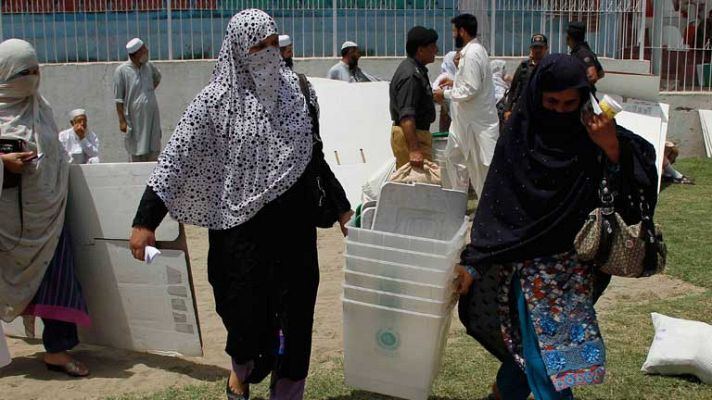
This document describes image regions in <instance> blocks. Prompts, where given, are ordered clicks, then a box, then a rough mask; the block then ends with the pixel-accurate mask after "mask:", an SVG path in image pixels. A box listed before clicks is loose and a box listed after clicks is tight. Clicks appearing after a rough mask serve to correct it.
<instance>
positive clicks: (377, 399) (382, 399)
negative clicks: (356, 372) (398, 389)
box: [324, 390, 475, 400]
mask: <svg viewBox="0 0 712 400" xmlns="http://www.w3.org/2000/svg"><path fill="white" fill-rule="evenodd" d="M324 400H399V399H398V398H396V397H390V396H384V395H380V394H375V393H371V392H365V391H362V390H354V391H352V392H351V394H347V395H341V396H332V397H327V398H326V399H324ZM428 400H475V399H465V398H464V397H463V398H460V397H443V396H430V397H429V398H428Z"/></svg>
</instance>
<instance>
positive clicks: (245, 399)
mask: <svg viewBox="0 0 712 400" xmlns="http://www.w3.org/2000/svg"><path fill="white" fill-rule="evenodd" d="M243 386H244V385H243ZM225 394H226V395H227V400H250V389H249V386H248V389H247V390H245V393H243V394H236V393H234V392H233V391H232V389H230V377H228V378H227V382H226V383H225Z"/></svg>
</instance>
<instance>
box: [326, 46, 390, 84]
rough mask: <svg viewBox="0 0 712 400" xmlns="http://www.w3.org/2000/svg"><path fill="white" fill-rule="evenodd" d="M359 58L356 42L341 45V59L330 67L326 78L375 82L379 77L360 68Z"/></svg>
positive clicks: (359, 52) (359, 53) (359, 51)
mask: <svg viewBox="0 0 712 400" xmlns="http://www.w3.org/2000/svg"><path fill="white" fill-rule="evenodd" d="M360 58H361V49H360V48H359V47H358V44H356V43H354V42H350V41H346V42H344V44H342V45H341V61H339V62H338V63H337V64H336V65H334V66H333V67H331V69H330V70H329V73H328V74H327V76H326V77H327V78H329V79H333V80H337V81H344V82H350V83H353V82H375V81H379V80H380V79H378V78H376V77H374V76H371V75H369V74H367V73H365V72H363V71H362V70H361V68H360V67H359V66H358V60H359V59H360Z"/></svg>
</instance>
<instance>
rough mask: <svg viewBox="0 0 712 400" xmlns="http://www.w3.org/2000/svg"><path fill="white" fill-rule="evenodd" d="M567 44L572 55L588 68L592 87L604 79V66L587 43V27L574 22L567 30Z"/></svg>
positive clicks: (587, 71)
mask: <svg viewBox="0 0 712 400" xmlns="http://www.w3.org/2000/svg"><path fill="white" fill-rule="evenodd" d="M566 44H568V45H569V48H570V49H571V55H572V56H574V57H576V58H578V59H579V60H581V61H582V62H583V63H584V65H585V66H586V76H587V77H588V82H589V83H590V84H591V86H593V85H595V84H596V82H598V80H599V79H601V78H603V76H604V75H605V73H604V72H603V66H602V65H601V63H600V62H598V57H596V54H595V53H594V52H593V51H592V50H591V47H589V45H588V43H586V25H585V24H584V23H583V22H580V21H572V22H571V23H570V24H569V27H568V28H567V29H566Z"/></svg>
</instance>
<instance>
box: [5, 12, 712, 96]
mask: <svg viewBox="0 0 712 400" xmlns="http://www.w3.org/2000/svg"><path fill="white" fill-rule="evenodd" d="M0 2H1V3H2V7H1V15H0V38H5V39H6V38H10V37H19V38H23V39H26V40H28V41H30V42H32V43H33V44H34V45H35V47H36V49H37V51H38V55H39V57H40V59H41V61H42V62H49V63H53V62H54V63H56V62H86V61H117V60H124V59H125V58H126V55H125V50H124V44H125V43H126V42H127V41H128V40H129V39H130V38H132V37H137V36H138V37H141V38H142V39H143V40H144V41H145V42H146V43H147V45H148V47H149V48H150V50H151V56H152V58H153V59H165V60H189V59H207V58H214V57H215V56H216V55H217V53H218V51H219V50H220V46H221V44H222V38H223V34H224V30H225V27H226V25H227V23H228V21H229V19H230V18H231V17H232V15H234V14H235V13H236V12H238V11H239V10H242V9H245V8H261V9H263V10H265V11H267V12H268V13H270V14H271V15H272V16H274V17H275V19H276V20H277V22H278V24H279V26H280V29H281V30H282V31H283V32H285V33H288V34H290V35H291V36H292V38H293V40H294V47H295V54H296V55H297V56H298V57H336V56H338V53H339V48H340V44H341V43H342V42H343V41H346V40H352V41H356V42H357V43H359V45H360V46H361V47H362V51H363V53H364V54H365V55H366V56H378V57H402V56H403V55H404V54H405V36H406V32H407V31H408V29H410V28H411V27H412V26H415V25H423V26H426V27H432V28H434V29H436V30H437V31H438V33H439V35H440V40H439V43H438V44H439V47H440V49H441V52H442V53H443V54H444V53H446V52H447V51H449V50H451V49H452V47H453V43H452V40H451V25H450V20H451V19H452V17H453V16H455V15H457V14H460V13H462V12H470V13H473V14H475V15H476V16H477V17H478V21H479V32H480V39H481V40H482V42H483V43H484V44H485V46H486V47H487V48H488V51H489V52H490V55H492V56H515V57H526V56H527V53H528V51H529V39H530V37H531V35H532V34H534V33H544V34H546V35H547V36H548V38H549V44H550V50H551V51H552V52H567V51H568V49H567V45H566V42H565V37H566V34H565V30H566V27H567V26H568V24H569V22H570V21H573V20H579V21H584V22H585V23H586V25H587V27H588V33H587V40H588V42H589V43H590V45H591V47H592V48H593V49H594V51H596V52H597V54H599V55H600V56H603V57H611V58H616V59H635V60H650V61H651V69H652V71H651V72H653V73H656V74H659V75H660V76H661V81H662V83H661V89H662V90H670V91H700V90H706V91H710V90H712V78H711V77H710V75H711V74H712V71H710V64H711V61H710V58H711V55H712V40H711V39H712V38H711V37H710V36H712V14H710V12H711V11H710V10H712V0H292V1H287V0H1V1H0Z"/></svg>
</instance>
